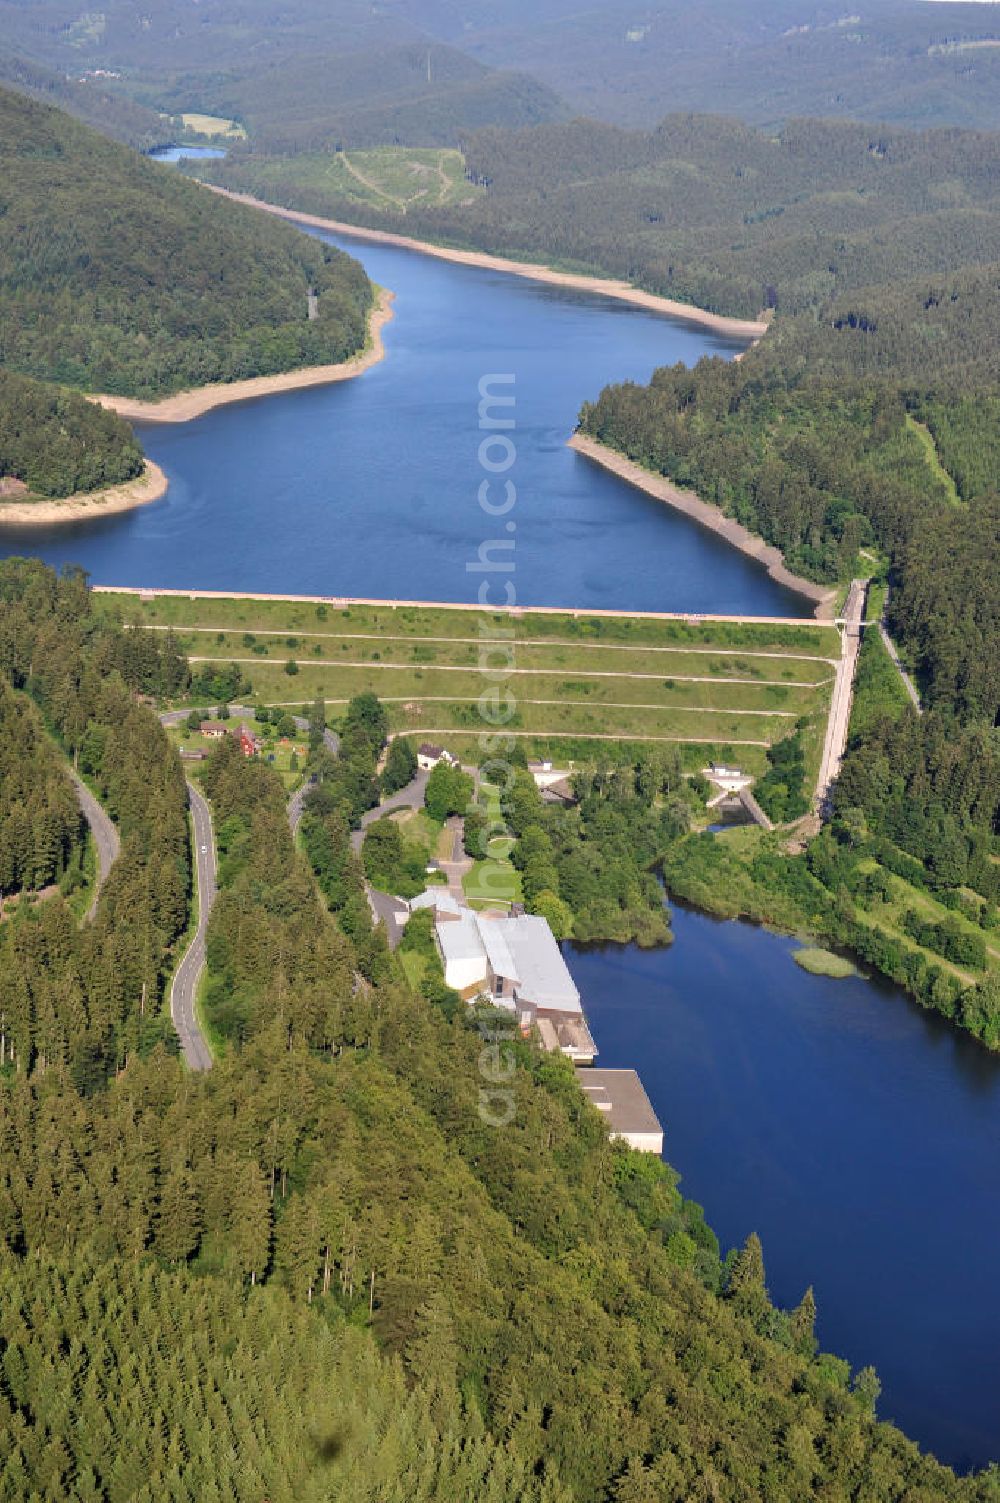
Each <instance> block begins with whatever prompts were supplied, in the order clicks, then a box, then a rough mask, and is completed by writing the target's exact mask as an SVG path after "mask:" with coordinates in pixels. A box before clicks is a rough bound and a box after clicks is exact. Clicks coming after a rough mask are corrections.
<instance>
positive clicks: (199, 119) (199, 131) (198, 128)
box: [181, 110, 247, 141]
mask: <svg viewBox="0 0 1000 1503" xmlns="http://www.w3.org/2000/svg"><path fill="white" fill-rule="evenodd" d="M181 120H182V121H183V123H184V125H185V127H186V129H187V130H193V131H194V132H195V133H196V135H199V136H228V137H229V138H230V140H239V141H244V140H246V134H247V133H246V131H245V130H244V129H243V127H242V125H238V124H237V123H236V121H235V120H227V119H225V117H224V116H222V115H200V114H198V112H197V111H191V110H186V111H185V112H184V114H183V115H181Z"/></svg>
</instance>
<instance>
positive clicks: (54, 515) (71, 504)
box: [0, 459, 167, 527]
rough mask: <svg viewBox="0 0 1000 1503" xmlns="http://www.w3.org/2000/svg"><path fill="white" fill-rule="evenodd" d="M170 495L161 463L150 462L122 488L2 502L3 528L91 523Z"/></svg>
mask: <svg viewBox="0 0 1000 1503" xmlns="http://www.w3.org/2000/svg"><path fill="white" fill-rule="evenodd" d="M166 493H167V477H166V475H165V474H164V473H163V471H162V470H161V469H160V466H159V465H158V464H154V463H153V461H152V460H151V459H147V460H146V464H145V468H144V469H143V472H142V474H141V475H137V476H136V478H135V479H134V480H126V481H124V482H123V483H122V484H121V485H109V486H105V487H104V488H103V489H102V490H97V491H87V492H86V493H85V494H83V495H77V496H64V497H59V498H48V497H44V498H43V499H41V500H39V501H3V502H0V527H4V526H12V527H37V526H39V525H41V526H43V527H49V526H51V525H52V524H53V523H56V524H58V523H62V522H84V521H86V522H89V521H93V520H94V519H95V518H96V517H110V516H112V515H114V514H115V513H117V512H123V511H134V510H135V509H136V507H139V506H146V505H148V504H149V502H150V501H159V499H160V497H161V496H165V495H166Z"/></svg>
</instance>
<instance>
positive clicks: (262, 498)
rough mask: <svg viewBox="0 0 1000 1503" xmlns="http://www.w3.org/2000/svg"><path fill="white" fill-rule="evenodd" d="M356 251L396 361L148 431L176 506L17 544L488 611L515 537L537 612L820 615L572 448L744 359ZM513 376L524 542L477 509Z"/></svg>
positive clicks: (537, 286) (219, 576)
mask: <svg viewBox="0 0 1000 1503" xmlns="http://www.w3.org/2000/svg"><path fill="white" fill-rule="evenodd" d="M164 170H170V169H164ZM326 238H330V237H326ZM338 243H344V244H345V248H348V247H346V242H338ZM349 248H350V249H351V250H352V251H353V252H354V253H356V254H357V255H359V256H360V258H361V259H362V260H363V261H364V263H365V266H366V268H367V269H368V271H369V274H370V275H371V276H372V277H373V279H374V280H375V281H377V282H379V283H380V284H381V285H382V286H384V287H389V288H391V289H392V290H393V291H394V292H395V294H396V305H395V309H396V312H395V317H394V319H393V320H392V322H391V323H390V324H389V325H388V327H387V329H386V331H385V342H386V347H387V351H388V354H387V358H386V359H385V360H384V361H382V362H381V364H379V365H378V366H376V367H374V368H373V369H371V370H370V371H368V372H367V373H366V374H365V375H363V376H361V377H359V378H358V379H356V380H351V381H342V382H340V383H338V384H337V385H334V386H328V387H315V388H313V389H312V390H306V391H300V392H291V393H288V394H285V395H282V396H271V397H266V398H264V399H262V400H259V401H255V402H246V403H241V404H238V405H235V406H231V407H221V408H216V410H215V411H214V412H211V413H208V414H206V415H205V416H204V417H202V418H199V419H198V420H197V421H195V422H192V423H184V424H179V425H177V426H157V425H151V424H147V425H145V426H143V427H142V428H140V430H139V431H140V434H141V437H142V441H143V444H144V445H145V447H146V449H147V451H148V452H149V454H150V455H151V456H152V458H153V459H155V460H156V461H157V462H158V463H159V464H161V465H162V466H163V468H164V469H165V471H166V472H167V475H168V476H169V478H170V489H169V491H168V493H167V495H166V497H165V498H164V499H163V501H161V502H155V503H153V504H152V505H150V506H145V507H143V508H142V509H141V510H139V511H134V512H128V513H125V514H123V515H120V516H117V517H108V518H106V519H105V520H103V521H100V522H87V523H85V524H82V525H81V526H79V527H74V528H73V529H68V528H65V527H64V528H63V529H62V530H61V531H55V530H52V529H49V530H48V531H44V530H41V529H36V530H33V531H31V532H28V531H24V532H19V533H18V534H17V535H16V536H11V535H9V534H8V535H6V536H4V537H3V538H2V540H0V548H2V549H3V550H4V551H6V552H17V551H30V552H34V553H39V554H41V556H42V557H44V558H46V559H47V560H48V561H49V562H51V563H62V562H64V561H66V560H73V561H74V562H76V563H80V564H83V566H84V567H85V568H86V569H88V570H89V571H90V573H91V575H92V577H93V579H94V581H95V583H97V584H132V585H166V586H182V585H190V584H197V585H201V586H202V587H203V588H208V589H249V590H276V591H291V592H293V593H294V592H298V593H302V594H324V595H328V594H332V595H337V594H343V595H373V596H378V597H384V596H391V597H393V598H397V599H413V600H474V599H475V598H476V592H477V590H478V587H479V583H480V579H481V578H482V575H480V574H470V573H469V572H468V570H467V568H466V565H467V563H468V562H470V561H473V560H475V559H476V556H477V553H478V550H479V548H480V546H481V544H482V543H483V542H484V541H485V540H488V539H489V538H491V537H500V538H503V539H504V540H507V538H508V537H509V536H512V538H513V541H514V543H515V545H516V546H515V551H514V555H513V557H514V562H515V574H514V576H513V582H514V584H515V585H516V588H517V593H518V597H519V599H520V600H521V602H522V603H524V604H532V605H574V606H587V605H590V606H611V607H625V608H628V607H632V608H634V609H638V610H688V609H691V610H704V609H709V608H710V609H712V610H715V611H724V612H734V613H738V614H752V615H772V614H778V615H796V616H803V615H808V614H809V613H810V610H811V607H810V605H809V603H808V602H807V601H805V600H804V599H803V597H801V596H799V595H795V594H793V593H791V592H790V591H788V590H786V589H783V588H781V587H779V586H778V585H776V584H775V583H774V582H773V581H772V580H771V579H770V578H769V576H768V575H767V573H766V572H765V570H764V569H762V568H761V567H760V565H758V564H756V563H754V562H753V561H752V560H750V559H748V558H746V557H745V556H744V555H743V554H740V553H737V552H735V551H734V550H733V549H731V548H729V547H727V545H726V544H725V543H723V542H722V541H721V540H720V539H718V538H716V537H715V536H714V534H712V533H709V532H706V531H705V530H704V529H702V528H700V527H698V526H697V525H696V524H695V523H693V522H690V521H689V520H688V519H687V518H686V517H682V516H680V515H678V514H677V513H675V512H672V511H671V510H670V509H669V507H666V506H664V504H663V503H662V502H659V501H655V500H653V499H652V498H651V497H649V496H645V495H643V494H641V493H639V492H637V491H634V490H633V489H631V488H630V487H629V486H627V485H626V484H625V482H624V481H622V480H619V479H618V478H617V477H615V476H613V475H609V474H608V473H607V472H606V471H604V470H602V469H600V468H598V466H596V465H595V464H593V462H592V461H590V460H587V459H584V458H582V457H581V456H580V455H577V454H575V453H574V452H573V451H572V450H571V449H567V447H566V440H567V439H568V438H569V436H570V434H571V433H572V431H573V428H574V426H575V423H576V416H577V413H578V412H579V409H580V404H581V403H582V402H583V401H585V400H587V399H588V398H593V397H596V396H597V394H598V392H599V391H600V389H601V387H602V386H603V385H604V384H605V382H607V381H609V380H624V379H626V378H628V379H633V380H637V381H644V380H647V379H648V377H649V375H650V373H651V372H652V371H653V370H654V369H655V367H656V366H657V365H664V364H669V363H672V362H673V361H677V360H682V361H684V362H685V363H688V364H691V363H693V362H694V361H695V360H697V359H698V358H699V356H701V355H703V354H706V353H718V354H720V355H723V356H726V357H727V358H728V357H731V356H732V355H733V354H735V353H736V352H737V351H738V350H739V349H740V348H741V346H739V345H734V344H732V343H731V342H726V341H725V340H721V339H719V338H717V337H715V336H714V335H712V334H710V333H708V332H706V331H705V330H704V329H701V328H699V327H698V326H696V325H690V324H683V323H679V322H676V321H673V320H669V319H664V318H660V317H657V316H655V315H653V314H650V313H646V312H644V311H642V310H640V309H633V308H630V307H628V306H627V305H625V304H621V303H615V302H612V301H611V300H610V299H607V298H593V297H587V296H581V295H580V294H578V293H566V292H563V291H562V290H561V289H559V288H551V287H546V286H544V285H543V284H541V283H535V282H526V281H523V280H521V279H520V278H517V277H510V276H503V275H501V274H500V273H497V272H489V271H481V270H478V269H476V268H470V267H457V266H451V265H449V264H448V263H446V262H442V261H436V260H432V259H430V258H428V257H426V256H419V255H416V254H414V253H413V252H412V251H402V250H397V249H394V248H391V247H382V246H377V247H376V246H368V245H367V244H364V243H362V242H355V243H352V244H351V246H350V247H349ZM508 373H509V374H512V375H513V376H514V377H515V382H514V387H513V390H514V394H515V398H516V406H515V408H514V420H515V423H516V427H515V428H514V430H513V431H512V433H511V434H510V437H511V438H512V439H513V441H514V443H515V445H516V451H517V457H516V460H515V463H514V465H513V468H512V469H511V470H510V472H509V478H510V479H512V480H513V481H514V483H515V484H516V486H517V503H516V506H515V508H514V511H513V512H512V514H511V516H512V518H513V519H514V520H515V521H516V533H514V534H513V535H509V534H507V533H506V532H505V531H504V530H503V528H504V526H505V523H504V522H498V521H495V520H494V521H493V522H492V523H491V522H490V521H489V519H488V518H487V517H486V516H485V515H484V513H483V512H482V510H481V509H480V507H479V504H478V500H477V492H478V488H479V485H480V482H481V481H482V480H483V479H484V475H485V472H484V470H483V469H482V468H481V466H480V464H479V458H478V450H479V444H480V440H481V439H482V437H483V434H482V433H481V432H480V429H479V418H478V403H479V382H480V378H481V377H483V376H486V375H490V374H508ZM498 389H499V388H498ZM494 494H497V493H496V492H494Z"/></svg>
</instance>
